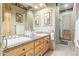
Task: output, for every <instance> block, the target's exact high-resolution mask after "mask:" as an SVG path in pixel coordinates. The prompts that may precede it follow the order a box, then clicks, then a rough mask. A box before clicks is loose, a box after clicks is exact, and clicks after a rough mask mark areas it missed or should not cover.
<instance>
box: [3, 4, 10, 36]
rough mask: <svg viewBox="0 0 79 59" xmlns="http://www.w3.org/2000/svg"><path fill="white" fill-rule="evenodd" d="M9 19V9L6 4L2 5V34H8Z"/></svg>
mask: <svg viewBox="0 0 79 59" xmlns="http://www.w3.org/2000/svg"><path fill="white" fill-rule="evenodd" d="M10 18H11V7H10V6H9V5H8V4H3V33H4V34H6V35H9V34H10Z"/></svg>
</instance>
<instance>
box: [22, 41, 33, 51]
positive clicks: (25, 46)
mask: <svg viewBox="0 0 79 59" xmlns="http://www.w3.org/2000/svg"><path fill="white" fill-rule="evenodd" d="M22 48H24V50H25V51H28V50H30V49H32V48H34V42H31V43H28V44H26V45H24V46H23V47H22Z"/></svg>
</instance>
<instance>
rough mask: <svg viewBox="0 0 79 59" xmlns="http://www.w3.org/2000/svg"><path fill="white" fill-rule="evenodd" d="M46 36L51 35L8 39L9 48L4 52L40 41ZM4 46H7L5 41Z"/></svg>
mask: <svg viewBox="0 0 79 59" xmlns="http://www.w3.org/2000/svg"><path fill="white" fill-rule="evenodd" d="M46 36H49V34H38V35H37V36H34V37H32V38H28V37H19V38H15V39H7V47H6V48H5V47H4V50H6V49H8V48H12V47H15V46H18V45H21V44H24V43H28V42H32V41H34V40H38V39H40V38H43V37H46ZM4 45H5V46H6V42H5V41H4Z"/></svg>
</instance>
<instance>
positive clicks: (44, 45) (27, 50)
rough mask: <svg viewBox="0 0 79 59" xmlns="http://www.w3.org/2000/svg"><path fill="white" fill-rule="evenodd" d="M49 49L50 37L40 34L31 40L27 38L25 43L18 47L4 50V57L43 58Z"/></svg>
mask: <svg viewBox="0 0 79 59" xmlns="http://www.w3.org/2000/svg"><path fill="white" fill-rule="evenodd" d="M17 40H18V39H17ZM22 40H23V39H22ZM49 49H50V35H49V34H48V35H42V34H40V35H39V36H37V37H34V38H31V39H29V40H28V39H27V38H26V41H25V42H24V43H22V44H19V45H17V46H12V47H11V46H9V47H7V48H6V49H4V56H42V55H44V54H45V52H46V51H48V50H49Z"/></svg>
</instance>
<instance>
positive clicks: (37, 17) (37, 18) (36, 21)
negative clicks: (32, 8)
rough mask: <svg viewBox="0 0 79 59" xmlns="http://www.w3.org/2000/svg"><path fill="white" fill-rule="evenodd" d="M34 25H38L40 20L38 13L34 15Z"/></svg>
mask: <svg viewBox="0 0 79 59" xmlns="http://www.w3.org/2000/svg"><path fill="white" fill-rule="evenodd" d="M34 23H35V27H39V26H40V21H39V15H35V21H34Z"/></svg>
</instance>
